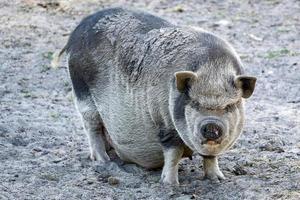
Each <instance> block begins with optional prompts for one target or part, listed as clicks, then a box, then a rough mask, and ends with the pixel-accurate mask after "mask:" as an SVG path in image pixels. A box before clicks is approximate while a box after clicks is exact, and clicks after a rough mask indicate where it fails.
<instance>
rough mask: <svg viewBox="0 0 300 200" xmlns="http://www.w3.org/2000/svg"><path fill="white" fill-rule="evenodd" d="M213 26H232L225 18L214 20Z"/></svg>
mask: <svg viewBox="0 0 300 200" xmlns="http://www.w3.org/2000/svg"><path fill="white" fill-rule="evenodd" d="M213 26H214V27H219V26H225V27H229V28H231V27H232V23H231V22H230V21H228V20H226V19H222V20H220V21H217V22H214V23H213Z"/></svg>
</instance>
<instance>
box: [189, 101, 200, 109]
mask: <svg viewBox="0 0 300 200" xmlns="http://www.w3.org/2000/svg"><path fill="white" fill-rule="evenodd" d="M191 107H192V108H194V109H197V110H198V109H200V107H201V106H200V103H199V102H198V101H191Z"/></svg>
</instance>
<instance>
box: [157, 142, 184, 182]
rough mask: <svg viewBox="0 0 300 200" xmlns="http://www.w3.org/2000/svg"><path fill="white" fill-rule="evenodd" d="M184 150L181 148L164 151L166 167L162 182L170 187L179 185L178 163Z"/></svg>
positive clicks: (163, 171)
mask: <svg viewBox="0 0 300 200" xmlns="http://www.w3.org/2000/svg"><path fill="white" fill-rule="evenodd" d="M183 151H184V148H183V147H181V146H178V147H175V146H173V147H170V148H165V149H164V167H163V170H162V174H161V180H160V181H161V182H162V183H163V184H169V185H179V181H178V163H179V161H180V159H181V158H182V155H183Z"/></svg>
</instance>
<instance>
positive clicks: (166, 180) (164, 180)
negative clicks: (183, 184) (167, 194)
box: [159, 177, 179, 186]
mask: <svg viewBox="0 0 300 200" xmlns="http://www.w3.org/2000/svg"><path fill="white" fill-rule="evenodd" d="M159 182H160V183H161V184H163V185H166V186H179V181H178V180H176V179H174V178H170V177H169V178H167V177H161V179H160V181H159Z"/></svg>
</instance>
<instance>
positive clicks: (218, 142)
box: [201, 139, 222, 145]
mask: <svg viewBox="0 0 300 200" xmlns="http://www.w3.org/2000/svg"><path fill="white" fill-rule="evenodd" d="M221 142H222V140H209V139H206V140H203V141H202V142H201V145H218V144H221Z"/></svg>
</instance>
